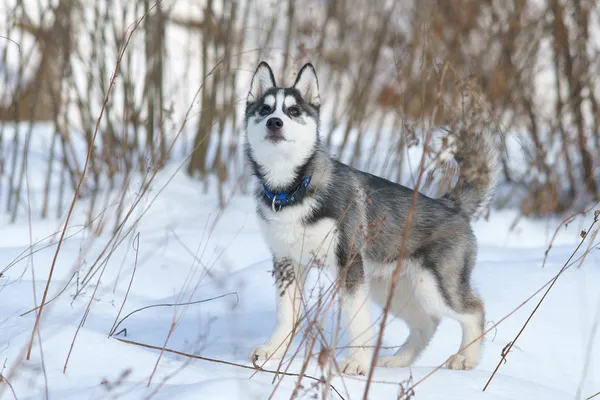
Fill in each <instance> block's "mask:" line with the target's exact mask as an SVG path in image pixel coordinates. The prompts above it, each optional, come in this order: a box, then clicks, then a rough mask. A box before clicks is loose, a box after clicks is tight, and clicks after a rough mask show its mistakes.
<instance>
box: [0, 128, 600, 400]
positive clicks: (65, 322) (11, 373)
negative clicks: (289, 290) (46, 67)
mask: <svg viewBox="0 0 600 400" xmlns="http://www.w3.org/2000/svg"><path fill="white" fill-rule="evenodd" d="M40 137H42V138H43V135H42V136H40ZM34 148H35V146H34ZM40 158H42V157H40ZM35 165H36V158H35V157H33V159H32V160H31V166H30V168H31V169H30V171H34V167H35ZM178 166H179V165H178V161H173V162H172V163H171V164H169V165H168V166H167V168H166V169H165V170H163V171H161V172H160V173H159V175H158V177H157V179H156V181H155V182H154V184H153V189H152V191H151V192H150V196H151V197H154V196H157V197H156V200H155V201H154V202H153V203H152V204H150V201H149V200H147V201H146V202H145V203H144V204H143V207H148V206H150V208H149V210H148V212H146V213H145V214H144V216H143V217H142V218H141V219H140V221H139V223H138V224H137V225H132V226H133V227H134V228H135V229H134V230H133V231H132V234H131V236H130V237H129V238H128V239H126V240H124V241H123V242H122V244H121V245H120V246H118V247H117V248H116V249H115V251H114V254H113V255H112V257H110V258H109V259H108V261H107V262H106V264H105V270H104V272H103V275H102V279H101V280H100V283H99V285H98V289H97V291H96V292H95V294H94V286H95V285H96V283H97V281H98V276H99V274H96V275H93V278H92V279H91V281H90V284H89V285H88V286H87V287H85V288H84V289H83V290H81V293H79V294H78V295H77V296H75V294H76V293H77V292H78V288H80V286H81V283H82V281H83V279H84V277H85V274H86V272H88V271H89V269H90V267H91V266H92V265H93V263H94V261H95V260H96V258H97V257H98V256H99V255H100V254H101V251H102V249H103V248H104V247H105V246H106V245H107V243H108V242H109V240H110V237H111V233H110V229H106V230H105V231H104V232H103V233H102V234H101V235H100V236H98V237H95V236H93V235H92V234H91V232H89V231H88V230H85V229H83V230H82V229H81V227H80V225H81V224H83V223H84V222H85V210H86V201H87V200H85V199H83V200H81V201H80V202H78V205H77V207H76V210H75V212H74V217H73V219H72V220H71V222H70V225H71V226H72V228H70V229H69V235H68V236H69V239H68V240H66V241H65V242H64V243H63V245H62V248H61V251H60V254H59V257H58V260H57V263H56V267H55V271H54V275H53V279H52V282H51V285H50V289H49V294H48V299H53V298H54V297H55V296H56V294H57V293H61V292H62V294H61V295H60V296H59V297H58V298H57V299H56V300H53V301H52V302H51V303H49V304H48V305H47V306H46V308H45V310H44V313H43V317H42V321H41V324H40V335H41V343H42V349H40V347H39V341H38V339H37V338H36V340H35V344H34V347H33V351H32V354H31V360H29V361H26V360H24V354H25V352H26V347H27V345H28V343H29V340H30V336H31V331H32V328H33V326H34V322H35V314H34V313H33V312H31V313H28V314H26V315H24V316H21V314H23V313H26V312H27V311H29V310H31V309H32V308H33V307H34V304H36V302H37V303H39V302H40V299H41V297H42V294H43V290H44V287H45V284H46V280H47V277H48V273H49V268H50V265H51V262H52V257H53V256H54V253H55V251H56V241H57V239H58V236H57V235H54V236H52V237H50V238H46V237H47V236H48V235H51V234H53V233H55V232H57V231H59V230H60V228H61V226H62V222H61V221H60V220H56V219H49V220H42V219H40V218H38V216H37V215H32V220H31V235H32V242H33V243H36V244H35V246H34V248H33V254H32V255H30V251H29V249H28V248H29V245H30V238H29V235H30V233H29V232H30V230H29V224H28V221H27V217H26V214H25V217H24V218H19V220H18V221H17V223H15V224H8V223H7V222H6V221H7V220H8V218H7V217H6V216H3V217H2V218H0V271H2V272H3V274H2V277H1V278H0V364H5V369H4V371H3V372H2V374H3V376H5V377H6V378H8V380H9V381H10V383H11V384H12V386H13V388H14V391H15V393H16V395H17V398H18V399H41V398H44V397H45V387H46V383H45V382H46V380H47V387H48V392H49V398H51V399H88V398H89V399H104V398H122V399H138V398H149V397H152V398H154V399H169V398H177V399H215V398H217V399H218V398H227V399H266V398H269V396H270V395H271V393H272V392H273V390H274V388H275V385H274V384H273V383H272V382H273V376H272V375H271V374H268V373H262V372H259V373H256V374H255V375H254V373H255V371H254V370H251V369H243V368H240V367H236V366H230V365H224V364H218V363H213V362H208V361H203V360H192V359H188V358H186V357H183V356H180V355H177V354H172V353H168V352H165V353H163V354H162V356H161V355H160V352H159V351H156V350H152V349H147V348H142V347H139V346H135V345H131V344H127V343H123V342H119V341H118V340H116V339H115V338H110V337H109V332H110V329H111V327H112V326H113V324H114V322H115V318H116V317H117V314H118V312H119V308H120V307H121V304H122V302H123V298H124V296H125V294H126V292H127V287H128V285H129V282H130V280H131V276H132V273H133V268H134V266H135V268H136V271H135V277H134V279H133V281H132V284H131V290H130V291H129V294H128V297H127V301H126V303H125V305H124V308H123V311H122V313H121V314H120V318H123V317H124V316H125V315H127V314H129V313H130V312H132V311H134V310H136V309H138V308H141V307H144V306H148V305H154V304H163V303H176V302H177V303H178V302H189V301H196V300H202V299H208V298H212V297H215V296H220V295H223V294H227V293H231V292H236V294H231V295H227V296H225V297H222V298H219V299H215V300H211V301H207V302H203V303H199V304H193V305H188V306H180V307H176V308H174V307H155V308H150V309H146V310H143V311H140V312H137V313H135V314H133V315H131V316H130V317H128V318H127V319H126V320H125V321H124V322H122V323H121V324H120V326H119V329H118V331H121V330H122V329H123V328H126V330H127V335H126V337H125V335H124V333H123V332H119V334H118V335H116V337H118V338H122V339H127V340H133V341H136V342H139V343H144V344H148V345H153V346H158V347H162V346H163V345H164V344H165V341H166V339H167V336H169V331H170V328H171V326H172V324H173V323H174V324H175V329H174V330H173V332H172V334H171V335H170V336H169V338H168V342H167V345H166V347H167V348H169V349H173V350H178V351H183V352H187V353H192V354H197V355H200V356H203V357H209V358H214V359H219V360H225V361H229V362H233V363H239V364H243V365H246V366H251V364H250V363H249V362H248V361H247V355H248V354H249V352H250V350H251V349H252V348H253V347H254V346H255V345H257V344H260V343H262V342H263V341H265V340H266V339H267V338H268V336H269V335H270V333H271V329H272V328H273V326H274V317H275V309H274V307H275V288H274V286H273V282H272V279H271V276H270V272H269V271H270V269H271V265H270V259H271V256H270V254H269V252H268V249H267V247H266V245H265V243H264V241H263V239H262V238H261V236H260V233H259V230H258V225H257V220H256V216H255V214H254V203H253V200H252V199H251V198H250V197H249V196H247V195H243V194H236V195H235V196H233V197H231V198H230V199H228V201H229V204H228V206H227V208H226V209H225V210H224V211H222V212H221V211H220V210H219V208H218V201H217V198H216V195H215V194H214V193H213V190H212V186H211V190H209V193H208V194H205V193H204V188H203V185H202V184H200V183H198V182H197V181H195V180H191V179H189V178H187V177H186V176H185V174H183V173H182V172H181V171H177V167H178ZM40 177H41V175H40ZM171 178H172V179H171ZM30 180H31V190H32V193H31V198H32V199H39V198H40V197H39V196H40V192H41V190H42V187H43V185H42V184H41V183H40V182H36V175H35V173H34V172H32V173H31V177H30ZM167 183H168V184H167ZM165 185H166V186H165ZM163 186H165V187H164V190H163V191H162V192H160V193H159V191H160V189H161V188H163ZM133 187H135V186H133ZM132 196H134V194H132ZM54 198H56V196H54ZM24 212H25V211H24ZM107 214H108V218H109V221H110V218H111V216H110V210H109V212H108V213H107ZM517 217H518V213H517V212H516V211H511V210H504V211H493V212H492V213H491V216H490V219H489V221H484V220H480V221H477V222H476V223H475V224H474V229H475V232H476V234H477V237H478V240H479V244H480V251H479V258H478V263H477V267H476V270H475V273H474V281H475V285H476V287H477V289H478V291H479V293H480V294H481V296H482V297H483V299H484V301H485V304H486V313H487V316H486V321H487V327H491V326H492V325H493V323H496V322H498V321H499V320H500V319H501V318H503V317H504V316H505V315H506V314H508V313H509V312H511V311H512V310H513V309H514V308H515V307H517V306H518V305H519V304H521V303H522V302H523V301H524V300H525V299H526V298H527V297H529V296H530V295H531V294H532V293H534V292H535V291H536V290H537V289H539V288H540V287H541V286H542V285H544V284H545V283H546V282H548V281H549V280H550V279H552V277H554V276H555V275H556V273H557V272H558V271H559V269H560V268H561V267H562V265H563V264H564V262H565V261H566V260H567V259H568V258H569V256H570V255H571V252H572V251H573V250H574V249H575V247H576V245H577V244H578V242H579V241H580V240H581V238H580V236H579V234H580V232H581V230H582V229H586V228H587V226H588V225H589V223H590V222H591V220H592V216H591V215H590V214H588V215H586V216H581V217H577V218H576V219H575V221H573V222H572V223H571V224H569V225H568V227H566V228H561V229H560V231H559V233H558V235H557V237H556V239H555V241H554V244H553V247H552V249H551V250H550V252H549V254H548V261H547V262H546V265H545V267H544V268H541V266H542V262H543V260H544V255H545V251H546V248H547V247H548V244H549V241H550V239H551V238H552V235H553V234H554V231H555V229H556V227H557V226H558V225H559V223H560V219H559V218H556V219H551V220H543V221H542V220H531V219H519V220H518V222H516V223H515V220H516V219H517ZM63 221H64V220H63ZM513 225H514V226H513ZM108 226H113V224H112V222H109V223H108ZM136 234H139V244H136V242H135V241H134V238H135V235H136ZM590 237H591V235H590ZM44 238H46V239H44ZM134 244H135V245H136V246H135V247H137V249H138V251H137V257H138V259H137V264H136V263H135V259H136V250H135V248H134ZM596 246H597V245H596ZM585 249H587V244H584V246H582V249H581V250H580V251H579V253H578V254H577V255H576V256H575V258H574V259H577V257H578V256H579V255H580V254H582V252H583V251H585ZM21 254H23V256H24V257H23V256H20V255H21ZM18 258H21V259H20V261H18V262H16V263H12V262H13V260H15V259H18ZM102 260H105V259H104V258H102ZM198 260H199V261H198ZM598 261H599V256H598V252H597V251H592V252H591V253H590V254H589V255H588V256H587V258H586V259H585V261H584V263H583V264H582V265H581V267H579V268H578V263H575V264H574V265H573V266H572V267H571V268H570V269H568V270H567V271H566V272H565V273H564V274H563V275H562V276H561V277H560V278H559V280H558V282H557V283H556V285H555V287H554V288H553V289H552V291H551V292H550V294H549V295H548V297H547V298H546V300H545V302H544V303H543V304H542V306H541V307H540V309H539V310H538V312H537V313H536V314H535V316H534V317H533V319H532V320H531V322H530V323H529V325H528V327H527V328H526V329H525V331H524V333H523V334H522V336H521V337H520V338H519V341H518V342H517V343H516V345H515V347H514V348H513V350H512V351H511V353H510V354H509V356H508V361H507V362H506V363H505V364H503V365H502V366H501V368H500V370H499V372H498V374H497V375H496V377H495V378H494V380H493V381H492V383H491V385H490V387H489V388H488V390H487V391H486V392H482V391H481V389H482V388H483V386H484V384H485V382H486V381H487V379H488V378H489V376H490V374H491V372H492V371H493V369H494V368H495V366H496V364H497V362H498V360H499V358H500V354H501V351H502V349H503V348H504V346H506V344H507V343H509V342H510V341H511V340H513V338H514V336H515V335H516V333H517V332H518V330H519V329H520V327H521V326H522V324H523V323H524V321H525V319H526V318H527V316H528V315H529V313H530V312H531V311H532V309H533V307H534V306H535V304H536V303H537V301H538V300H539V298H540V296H539V295H538V296H536V297H535V298H534V299H533V301H531V302H529V303H528V304H527V305H525V306H524V307H523V308H521V309H520V310H519V311H517V312H516V313H515V314H514V315H513V316H511V317H510V318H508V319H507V320H506V321H505V322H503V323H502V324H500V325H499V326H498V327H497V328H496V329H494V330H492V331H491V332H490V333H489V334H488V336H487V338H486V342H485V348H484V353H483V357H482V360H481V362H480V364H479V365H478V367H477V369H476V370H474V371H468V372H465V371H450V370H446V369H440V370H438V371H437V372H435V373H434V374H433V375H432V376H431V377H430V378H428V379H427V380H425V381H424V382H423V383H422V384H419V385H418V386H417V387H416V388H415V398H416V399H440V398H444V399H494V400H495V399H532V398H539V399H573V398H576V395H577V393H579V392H578V390H580V393H581V395H580V398H584V399H585V398H586V397H589V396H591V395H593V394H594V393H596V392H597V391H598V390H600V374H599V373H598V368H600V346H598V345H597V343H596V345H595V346H594V345H593V344H594V342H597V341H598V339H599V338H600V334H598V333H597V331H596V333H595V335H594V337H592V336H591V335H592V332H593V328H594V324H595V323H596V324H597V323H598V319H599V315H600V293H599V292H598V287H599V285H598V282H600V270H599V269H598V267H597V266H598ZM79 265H81V270H80V272H79V273H78V274H75V275H73V274H74V272H75V270H76V267H77V266H79ZM6 267H9V268H6ZM99 267H101V268H103V267H104V264H102V263H100V264H99ZM34 274H35V278H34ZM71 278H72V279H71ZM69 281H70V283H69V284H67V283H68V282H69ZM313 281H314V282H317V281H318V280H316V279H313ZM65 286H67V287H66V290H64V288H65ZM34 290H35V300H34V296H33V291H34ZM63 290H64V291H63ZM92 296H93V299H92ZM313 301H314V299H313ZM88 304H89V305H90V306H91V309H90V312H89V314H88V315H87V316H86V318H85V321H84V324H83V326H82V327H81V329H80V330H79V332H78V333H77V336H76V339H75V341H74V337H75V334H76V332H77V327H78V326H79V324H80V323H81V321H82V317H83V316H84V314H85V309H86V307H87V306H88ZM373 311H374V313H373V314H374V315H373V317H374V318H376V317H377V316H378V315H379V314H380V312H381V310H380V309H378V308H377V307H376V306H375V305H373ZM326 318H327V319H326V321H325V322H324V324H323V326H324V327H327V330H328V332H329V333H331V331H332V329H330V328H329V327H331V326H333V321H334V319H333V318H334V316H333V315H330V316H327V317H326ZM406 335H407V329H406V327H405V326H404V324H403V323H402V322H400V321H397V320H392V322H391V323H390V324H389V326H388V327H387V329H386V332H385V335H384V342H383V345H384V346H386V347H389V346H398V345H400V344H401V343H402V342H403V340H404V338H405V337H406ZM344 340H345V339H344V338H342V341H341V343H340V347H343V346H344V344H345V342H344ZM73 341H74V342H73ZM72 343H74V345H73V348H72V352H71V356H70V358H69V360H68V364H67V369H66V372H65V373H63V367H64V365H65V361H66V359H67V355H68V354H69V350H70V347H71V345H72ZM459 343H460V329H459V326H458V324H456V323H454V322H453V321H449V320H448V321H443V322H442V324H441V326H440V328H439V330H438V332H437V333H436V335H435V337H434V339H433V341H432V343H431V345H430V346H429V347H428V348H427V350H426V351H425V353H424V354H423V356H422V357H421V358H420V359H419V360H418V361H417V362H416V363H415V365H414V366H413V367H412V368H410V369H408V368H402V369H377V370H376V371H375V374H374V379H375V380H376V381H385V382H387V383H374V384H373V385H372V387H371V389H370V397H369V398H372V399H387V398H396V396H397V394H398V390H399V387H400V386H399V385H400V383H403V384H405V385H406V381H407V380H408V379H409V378H411V376H412V382H413V383H414V382H417V381H419V380H420V379H421V378H422V377H424V376H426V375H427V374H429V373H430V372H431V371H432V370H433V369H434V368H435V367H436V366H438V365H439V364H441V363H442V362H443V361H444V360H445V359H446V358H447V357H448V356H450V355H451V354H452V353H453V352H454V351H456V349H457V348H458V345H459ZM295 344H296V345H298V344H299V340H296V342H295ZM303 349H304V348H302V350H301V353H300V354H301V355H302V354H304V353H303ZM294 350H295V348H294ZM317 351H318V350H317ZM393 351H394V350H393V349H389V348H386V349H382V351H381V354H383V355H387V354H391V353H393ZM343 352H344V350H340V351H338V360H341V359H342V357H343ZM42 355H43V363H42V361H41V358H42ZM301 358H302V357H299V358H298V359H296V360H294V361H293V362H292V363H291V365H290V367H289V372H296V373H297V372H299V371H300V370H301V368H302V360H301ZM158 360H160V361H158ZM157 363H158V366H157V367H156V372H155V373H154V376H153V377H152V381H151V383H150V384H149V385H148V381H149V379H150V376H151V374H152V372H153V369H154V368H155V366H156V365H157ZM586 363H587V364H588V369H587V372H586V373H585V374H584V365H585V364H586ZM277 365H278V362H275V361H272V362H269V363H267V365H265V368H266V369H271V370H272V369H277ZM42 368H45V374H46V379H45V378H44V370H43V369H42ZM306 372H307V374H309V375H312V376H315V377H320V376H321V375H320V374H321V372H320V369H319V367H318V365H317V362H316V360H315V359H313V360H311V362H310V364H309V366H308V368H307V371H306ZM296 382H297V377H290V376H287V377H283V378H281V382H277V383H278V386H277V389H276V391H275V396H274V397H273V398H275V399H288V398H290V396H291V394H292V392H293V391H294V388H295V386H296ZM302 383H303V389H302V390H300V392H299V398H311V396H313V395H315V394H316V395H318V396H319V397H320V396H321V390H322V389H321V388H318V389H315V388H312V387H311V385H312V383H313V382H311V381H310V380H308V379H304V380H303V381H302ZM332 384H333V385H334V386H335V387H336V388H337V389H338V390H339V391H340V393H341V394H342V395H343V396H344V398H346V399H355V398H362V395H363V391H364V387H365V378H364V377H358V378H355V377H339V376H338V377H335V378H334V379H333V380H332ZM0 390H2V393H1V394H0V398H2V399H4V398H6V399H11V398H12V394H11V392H10V390H8V388H7V387H6V385H2V386H0ZM329 398H332V399H334V398H337V395H336V394H335V393H333V392H330V393H329Z"/></svg>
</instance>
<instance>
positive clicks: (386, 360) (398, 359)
mask: <svg viewBox="0 0 600 400" xmlns="http://www.w3.org/2000/svg"><path fill="white" fill-rule="evenodd" d="M409 365H410V360H408V359H407V358H406V357H402V356H397V355H396V356H386V357H379V358H378V359H377V366H378V367H383V368H404V367H408V366H409Z"/></svg>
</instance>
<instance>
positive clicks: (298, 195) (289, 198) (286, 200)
mask: <svg viewBox="0 0 600 400" xmlns="http://www.w3.org/2000/svg"><path fill="white" fill-rule="evenodd" d="M310 179H311V176H305V177H303V178H302V181H301V182H300V183H299V184H298V185H297V186H296V187H294V188H293V189H292V190H290V191H289V192H281V193H273V192H271V191H270V190H269V188H268V187H267V186H266V185H263V191H264V193H265V195H266V196H267V197H268V198H269V200H271V208H272V209H273V212H277V211H279V210H281V208H282V207H285V206H291V205H292V204H296V203H297V202H298V201H300V199H302V197H304V194H306V190H307V189H308V184H309V183H310Z"/></svg>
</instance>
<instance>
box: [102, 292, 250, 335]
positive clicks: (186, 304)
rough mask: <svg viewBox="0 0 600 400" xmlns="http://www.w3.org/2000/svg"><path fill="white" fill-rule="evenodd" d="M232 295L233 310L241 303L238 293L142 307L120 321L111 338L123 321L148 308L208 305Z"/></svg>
mask: <svg viewBox="0 0 600 400" xmlns="http://www.w3.org/2000/svg"><path fill="white" fill-rule="evenodd" d="M231 295H235V297H236V300H235V304H234V305H233V308H235V306H237V304H238V302H239V300H240V298H239V296H238V294H237V292H231V293H225V294H222V295H220V296H215V297H211V298H208V299H203V300H196V301H188V302H186V303H165V304H153V305H150V306H145V307H142V308H138V309H137V310H134V311H132V312H130V313H129V314H127V315H126V316H125V317H123V319H122V320H120V321H119V322H118V323H117V325H116V326H115V327H114V329H112V330H111V332H112V333H111V334H110V335H109V336H113V335H114V332H115V331H116V330H117V328H119V326H120V325H121V323H122V322H123V321H125V320H126V319H127V318H129V317H130V316H132V315H133V314H135V313H137V312H140V311H143V310H147V309H148V308H154V307H179V306H188V305H192V304H200V303H206V302H207V301H211V300H217V299H220V298H223V297H225V296H231ZM117 317H118V316H117Z"/></svg>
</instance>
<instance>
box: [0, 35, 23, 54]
mask: <svg viewBox="0 0 600 400" xmlns="http://www.w3.org/2000/svg"><path fill="white" fill-rule="evenodd" d="M0 39H6V40H8V41H9V42H12V43H14V44H16V45H17V47H18V48H19V53H21V46H20V45H19V43H17V42H15V41H14V40H12V39H11V38H9V37H7V36H3V35H0Z"/></svg>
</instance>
